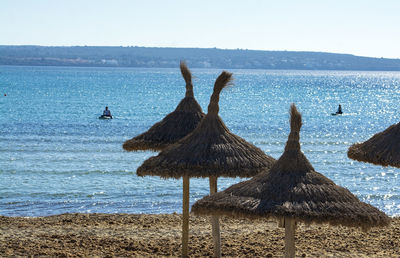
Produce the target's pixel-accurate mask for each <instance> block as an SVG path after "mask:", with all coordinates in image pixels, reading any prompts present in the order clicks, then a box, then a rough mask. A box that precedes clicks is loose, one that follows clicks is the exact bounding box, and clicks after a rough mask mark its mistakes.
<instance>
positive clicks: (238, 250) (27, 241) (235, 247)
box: [0, 214, 400, 257]
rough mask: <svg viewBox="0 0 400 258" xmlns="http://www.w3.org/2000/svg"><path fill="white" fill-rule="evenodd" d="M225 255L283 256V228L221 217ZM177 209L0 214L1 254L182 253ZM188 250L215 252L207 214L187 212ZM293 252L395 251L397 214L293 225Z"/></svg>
mask: <svg viewBox="0 0 400 258" xmlns="http://www.w3.org/2000/svg"><path fill="white" fill-rule="evenodd" d="M221 238H222V254H223V256H235V257H238V256H247V257H261V256H263V257H265V256H273V257H275V256H282V255H283V251H284V245H283V239H284V229H282V228H278V227H277V226H276V223H275V222H273V221H267V220H256V221H250V220H246V219H229V218H222V219H221ZM180 243H181V215H180V214H160V215H147V214H146V215H137V214H62V215H57V216H49V217H38V218H27V217H4V216H1V217H0V255H1V256H14V255H17V256H19V255H23V256H26V255H34V256H37V255H40V256H61V257H67V256H101V257H113V256H137V257H141V256H152V257H155V256H161V257H162V256H180ZM189 246H190V248H189V254H190V256H192V257H200V256H211V255H212V253H213V247H212V239H211V226H210V223H209V218H207V217H196V216H191V218H190V240H189ZM296 248H297V250H296V256H303V257H316V256H324V257H326V256H331V257H363V256H364V257H399V256H400V218H399V217H396V218H394V219H393V221H392V223H391V225H390V226H389V227H386V228H380V229H378V228H373V229H372V230H370V231H369V232H367V233H365V232H362V231H361V230H357V229H353V228H345V227H329V226H327V225H311V226H305V225H304V224H300V225H299V226H298V229H297V231H296Z"/></svg>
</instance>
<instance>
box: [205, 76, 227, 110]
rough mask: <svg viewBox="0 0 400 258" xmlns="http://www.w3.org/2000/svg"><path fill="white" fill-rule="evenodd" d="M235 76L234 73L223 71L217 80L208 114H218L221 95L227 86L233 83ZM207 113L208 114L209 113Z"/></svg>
mask: <svg viewBox="0 0 400 258" xmlns="http://www.w3.org/2000/svg"><path fill="white" fill-rule="evenodd" d="M232 81H233V77H232V73H229V72H227V71H223V72H222V73H221V74H220V75H219V76H218V78H217V79H216V80H215V84H214V90H213V93H212V95H211V97H210V104H209V105H208V114H214V115H215V114H218V112H219V95H220V93H221V91H222V89H224V88H225V87H227V86H230V85H232ZM208 114H207V115H208Z"/></svg>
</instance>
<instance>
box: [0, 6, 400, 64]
mask: <svg viewBox="0 0 400 258" xmlns="http://www.w3.org/2000/svg"><path fill="white" fill-rule="evenodd" d="M399 13H400V0H381V1H378V0H375V1H372V0H330V1H324V0H297V1H295V0H292V1H290V0H281V1H268V0H265V1H262V0H246V1H243V0H242V1H239V0H237V1H236V0H229V1H228V0H214V1H212V0H202V1H190V0H186V1H183V0H164V1H162V0H159V1H155V0H154V1H153V0H147V1H144V0H142V1H137V0H113V1H106V0H0V24H1V25H0V45H44V46H76V45H80V46H82V45H87V46H145V47H201V48H212V47H217V48H222V49H236V48H241V49H255V50H288V51H323V52H333V53H346V54H354V55H360V56H371V57H386V58H400V15H399Z"/></svg>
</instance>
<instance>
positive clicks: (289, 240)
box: [285, 218, 296, 258]
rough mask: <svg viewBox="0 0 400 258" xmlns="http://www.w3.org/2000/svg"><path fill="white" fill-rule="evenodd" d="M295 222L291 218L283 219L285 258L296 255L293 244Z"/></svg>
mask: <svg viewBox="0 0 400 258" xmlns="http://www.w3.org/2000/svg"><path fill="white" fill-rule="evenodd" d="M295 231H296V221H295V220H294V219H292V218H285V258H293V257H294V256H295V254H296V249H295V244H294V233H295Z"/></svg>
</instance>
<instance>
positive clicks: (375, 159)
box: [347, 123, 400, 168]
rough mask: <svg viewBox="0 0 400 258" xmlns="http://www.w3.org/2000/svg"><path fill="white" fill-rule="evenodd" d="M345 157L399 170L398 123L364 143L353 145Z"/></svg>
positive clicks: (399, 131)
mask: <svg viewBox="0 0 400 258" xmlns="http://www.w3.org/2000/svg"><path fill="white" fill-rule="evenodd" d="M347 156H348V157H349V158H351V159H354V160H358V161H363V162H369V163H372V164H375V165H381V166H393V167H397V168H400V123H398V124H395V125H392V126H390V127H389V128H387V129H386V130H385V131H383V132H380V133H377V134H375V135H374V136H372V137H371V138H370V139H369V140H367V141H366V142H364V143H356V144H353V145H352V146H350V148H349V150H348V151H347Z"/></svg>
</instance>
